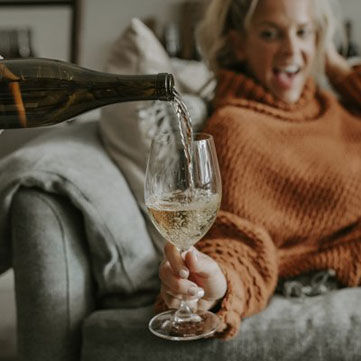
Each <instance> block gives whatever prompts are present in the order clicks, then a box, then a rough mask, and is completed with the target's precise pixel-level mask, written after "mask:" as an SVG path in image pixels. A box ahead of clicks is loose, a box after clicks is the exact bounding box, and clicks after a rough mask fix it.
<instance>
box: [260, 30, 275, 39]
mask: <svg viewBox="0 0 361 361" xmlns="http://www.w3.org/2000/svg"><path fill="white" fill-rule="evenodd" d="M277 36H278V34H277V31H275V30H263V31H261V38H262V39H264V40H274V39H276V38H277Z"/></svg>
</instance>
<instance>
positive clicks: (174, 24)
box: [0, 0, 361, 361]
mask: <svg viewBox="0 0 361 361" xmlns="http://www.w3.org/2000/svg"><path fill="white" fill-rule="evenodd" d="M206 2H207V0H187V1H185V0H146V1H144V0H53V1H51V0H8V1H3V0H0V54H2V55H3V56H5V57H32V56H35V57H47V58H54V59H60V60H65V61H71V62H74V63H77V64H79V65H81V66H84V67H87V68H91V69H94V70H99V71H102V70H103V69H104V66H105V63H106V60H107V56H108V53H109V50H110V47H111V46H112V44H113V43H114V41H115V40H116V38H118V37H119V35H120V34H121V33H122V31H123V30H124V29H125V28H126V27H127V26H128V25H129V23H130V20H131V18H133V17H138V18H140V19H141V20H142V21H143V22H145V23H146V24H147V25H148V26H149V27H150V28H151V29H152V30H153V31H154V33H155V34H156V35H157V37H158V38H159V40H160V41H161V42H162V43H163V45H164V47H165V49H166V50H167V51H168V53H169V55H170V56H172V57H178V58H183V59H195V60H198V58H199V55H198V53H197V50H196V46H195V43H194V38H193V33H194V28H195V25H196V23H197V19H198V18H199V15H200V13H201V9H202V6H203V4H204V3H206ZM337 13H338V14H339V15H340V19H341V23H342V27H343V29H344V30H345V34H346V42H345V43H344V44H343V46H342V47H341V46H339V50H340V51H342V53H343V54H344V55H345V56H347V57H352V56H360V55H361V21H360V19H361V0H342V4H341V6H340V7H338V9H337ZM338 35H339V34H338ZM338 37H339V38H340V37H341V36H338ZM44 131H47V129H29V130H9V131H5V132H4V133H3V134H2V135H1V136H0V138H1V139H0V158H2V157H3V156H5V155H6V154H8V153H10V152H12V151H13V150H15V149H17V148H18V147H19V146H21V145H22V144H23V143H24V142H26V141H28V140H29V139H31V138H32V137H33V136H34V135H37V134H39V133H41V132H44ZM15 321H16V315H15V305H14V290H13V274H12V272H8V273H7V274H5V275H3V276H0V361H4V360H15V352H16V351H15V350H16V345H15V332H16V331H15Z"/></svg>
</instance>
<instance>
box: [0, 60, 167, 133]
mask: <svg viewBox="0 0 361 361" xmlns="http://www.w3.org/2000/svg"><path fill="white" fill-rule="evenodd" d="M173 92H174V78H173V76H172V75H171V74H167V73H160V74H155V75H117V74H108V73H102V72H98V71H94V70H89V69H86V68H82V67H79V66H77V65H75V64H70V63H66V62H63V61H59V60H52V59H42V58H30V59H3V60H0V129H10V128H28V127H29V128H30V127H40V126H45V125H53V124H58V123H60V122H63V121H65V120H68V119H70V118H73V117H75V116H77V115H79V114H82V113H84V112H86V111H88V110H91V109H95V108H99V107H102V106H104V105H107V104H113V103H118V102H127V101H136V100H157V99H158V100H168V101H169V100H172V99H173V98H174V93H173Z"/></svg>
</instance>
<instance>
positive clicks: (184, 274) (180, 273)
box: [179, 268, 188, 278]
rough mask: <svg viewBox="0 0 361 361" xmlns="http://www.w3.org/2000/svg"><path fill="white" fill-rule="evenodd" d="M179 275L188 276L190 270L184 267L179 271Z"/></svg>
mask: <svg viewBox="0 0 361 361" xmlns="http://www.w3.org/2000/svg"><path fill="white" fill-rule="evenodd" d="M179 277H181V278H188V270H187V269H185V268H182V269H181V270H180V271H179Z"/></svg>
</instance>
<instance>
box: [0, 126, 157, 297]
mask: <svg viewBox="0 0 361 361" xmlns="http://www.w3.org/2000/svg"><path fill="white" fill-rule="evenodd" d="M0 141H1V139H0ZM19 187H36V188H38V189H41V190H43V191H45V192H50V193H56V194H59V195H63V196H66V197H67V198H68V199H69V200H70V201H71V202H72V203H73V205H74V206H75V207H77V208H78V209H79V210H80V211H81V213H82V214H83V217H84V224H85V232H86V236H87V241H88V246H89V249H90V253H91V265H92V271H93V274H94V277H95V279H96V282H97V286H98V287H97V288H98V291H99V295H98V296H100V297H101V296H103V295H106V294H109V293H111V294H114V293H125V294H130V293H133V292H135V291H139V290H143V289H149V288H152V287H155V286H156V282H158V281H157V268H158V267H157V264H158V255H157V253H156V251H155V248H154V247H153V243H152V240H151V239H150V237H149V235H148V232H147V229H146V225H145V222H144V217H143V215H142V213H141V211H140V209H139V207H138V205H137V203H136V201H135V200H134V197H133V195H132V193H131V191H130V189H129V187H128V184H127V182H126V181H125V179H124V177H123V175H122V174H121V173H120V171H119V169H118V167H116V165H115V164H114V163H113V162H112V161H111V160H110V158H109V156H108V154H107V153H106V152H105V150H104V148H103V145H102V143H101V141H100V138H99V136H98V124H97V122H86V123H80V124H72V125H68V126H63V127H57V128H55V129H54V130H52V131H50V132H48V133H46V134H45V135H42V136H40V137H38V138H36V139H34V140H33V141H31V142H30V143H28V144H26V145H25V146H23V147H22V148H21V149H19V150H18V151H16V152H14V153H12V154H10V155H9V156H7V157H5V158H4V159H2V160H1V161H0V274H1V273H2V272H4V271H6V270H7V269H8V268H9V267H11V233H10V224H9V210H10V207H11V203H12V199H13V196H14V194H15V193H16V192H17V190H18V189H19ZM29 206H30V205H29Z"/></svg>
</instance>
